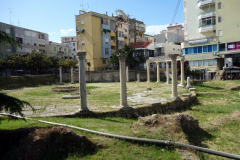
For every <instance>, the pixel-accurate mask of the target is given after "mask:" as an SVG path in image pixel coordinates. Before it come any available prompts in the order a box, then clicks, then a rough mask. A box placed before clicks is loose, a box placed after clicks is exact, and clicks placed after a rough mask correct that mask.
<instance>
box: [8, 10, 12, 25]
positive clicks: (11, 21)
mask: <svg viewBox="0 0 240 160" xmlns="http://www.w3.org/2000/svg"><path fill="white" fill-rule="evenodd" d="M8 9H9V10H10V11H9V13H10V24H12V18H11V16H12V9H11V8H8Z"/></svg>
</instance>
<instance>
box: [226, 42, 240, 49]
mask: <svg viewBox="0 0 240 160" xmlns="http://www.w3.org/2000/svg"><path fill="white" fill-rule="evenodd" d="M237 49H240V42H232V43H228V44H227V50H228V51H231V50H237Z"/></svg>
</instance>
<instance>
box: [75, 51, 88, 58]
mask: <svg viewBox="0 0 240 160" xmlns="http://www.w3.org/2000/svg"><path fill="white" fill-rule="evenodd" d="M86 53H87V52H78V53H77V57H78V59H79V60H84V59H85V56H86Z"/></svg>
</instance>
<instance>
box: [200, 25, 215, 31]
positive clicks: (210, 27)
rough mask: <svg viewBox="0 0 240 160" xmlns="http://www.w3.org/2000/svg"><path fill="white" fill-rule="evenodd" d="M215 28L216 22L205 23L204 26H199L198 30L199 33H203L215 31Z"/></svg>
mask: <svg viewBox="0 0 240 160" xmlns="http://www.w3.org/2000/svg"><path fill="white" fill-rule="evenodd" d="M214 30H216V25H215V23H212V24H207V25H203V26H200V27H199V28H198V32H199V33H202V32H213V31H214Z"/></svg>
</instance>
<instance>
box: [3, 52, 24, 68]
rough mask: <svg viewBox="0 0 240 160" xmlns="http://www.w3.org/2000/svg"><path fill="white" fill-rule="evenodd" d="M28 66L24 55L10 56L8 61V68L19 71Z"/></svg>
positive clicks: (14, 54) (15, 54)
mask: <svg viewBox="0 0 240 160" xmlns="http://www.w3.org/2000/svg"><path fill="white" fill-rule="evenodd" d="M25 64H26V58H25V57H23V55H18V54H17V53H13V54H10V55H9V56H8V60H7V66H8V67H9V68H12V69H19V68H22V67H24V66H25Z"/></svg>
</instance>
